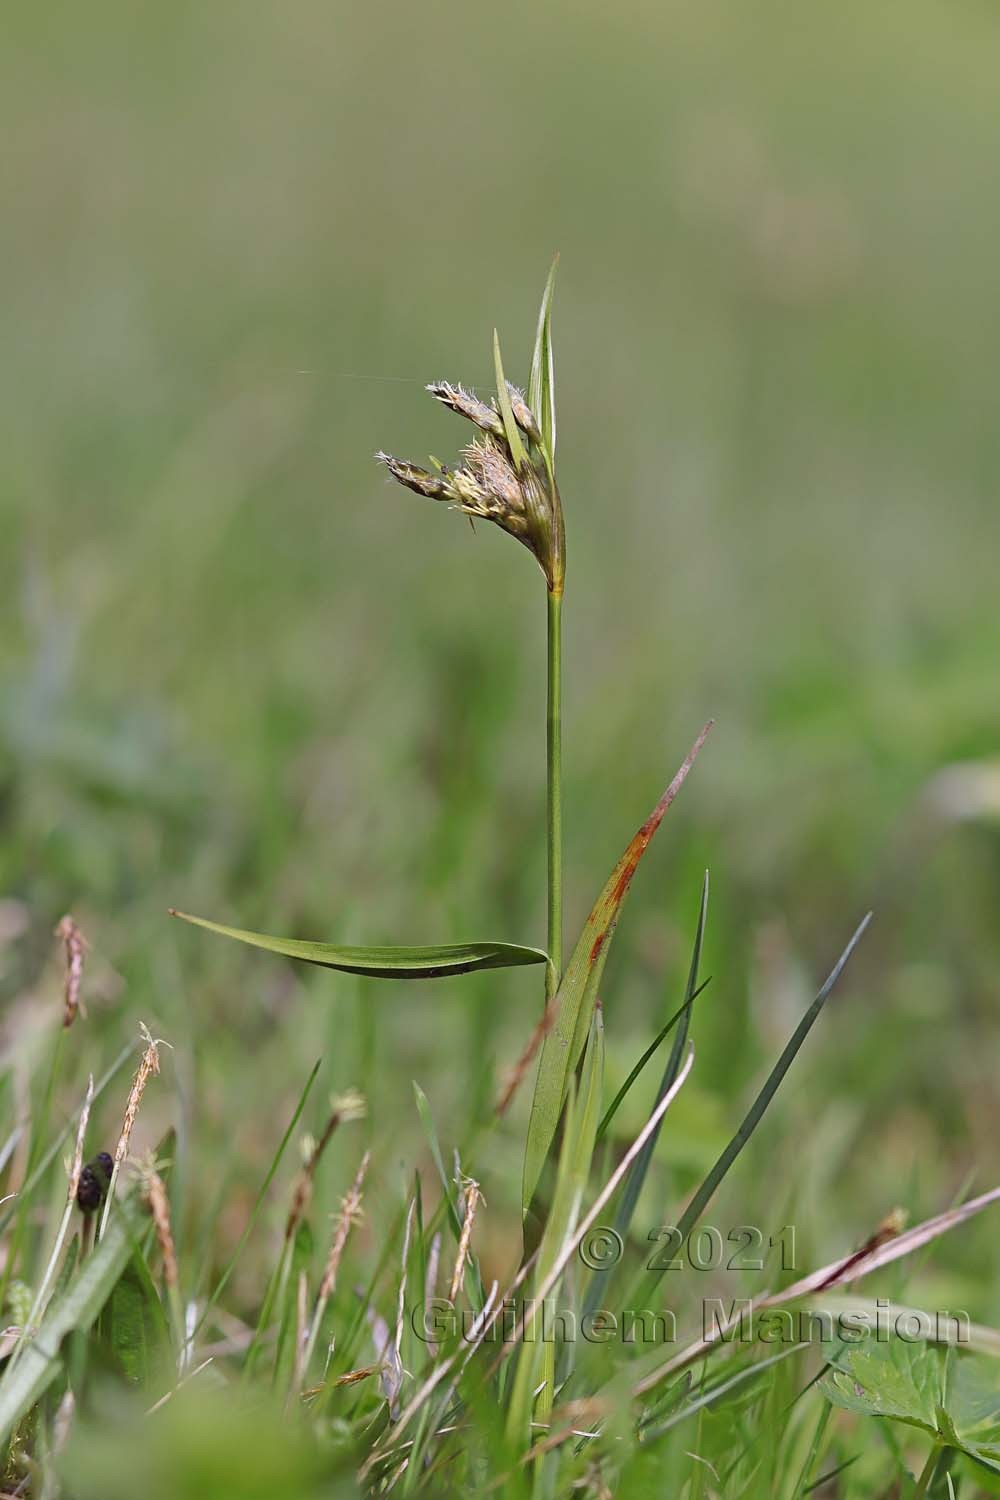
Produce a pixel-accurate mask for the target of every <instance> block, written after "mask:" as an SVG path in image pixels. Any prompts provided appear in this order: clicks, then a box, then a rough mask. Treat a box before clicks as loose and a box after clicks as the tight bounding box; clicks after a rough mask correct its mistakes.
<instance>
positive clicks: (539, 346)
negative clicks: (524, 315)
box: [528, 255, 559, 467]
mask: <svg viewBox="0 0 1000 1500" xmlns="http://www.w3.org/2000/svg"><path fill="white" fill-rule="evenodd" d="M558 267H559V257H558V255H557V256H556V257H555V258H554V259H553V261H552V266H551V269H550V271H549V275H548V280H547V281H546V283H545V291H544V293H543V294H542V305H541V307H540V309H539V312H538V330H537V332H536V334H535V348H534V351H533V353H532V356H531V378H530V379H529V381H528V405H529V406H530V407H531V410H532V411H533V412H534V414H535V420H536V421H537V423H538V426H539V428H540V430H541V434H542V446H543V447H544V449H545V457H546V460H547V462H548V464H549V466H550V467H551V466H552V465H553V464H554V463H555V457H556V401H555V374H554V369H553V357H552V294H553V292H554V291H555V285H556V271H557V270H558Z"/></svg>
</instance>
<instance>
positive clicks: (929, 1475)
mask: <svg viewBox="0 0 1000 1500" xmlns="http://www.w3.org/2000/svg"><path fill="white" fill-rule="evenodd" d="M940 1456H941V1448H940V1446H939V1445H938V1444H937V1443H935V1444H934V1447H933V1448H932V1449H931V1451H930V1453H928V1455H927V1462H926V1463H925V1464H924V1466H923V1468H922V1469H921V1471H920V1475H919V1477H918V1479H917V1485H916V1489H915V1490H914V1491H913V1495H914V1500H923V1496H924V1495H926V1494H927V1487H928V1485H929V1484H930V1482H931V1480H932V1479H933V1477H934V1470H935V1469H936V1468H937V1462H938V1459H939V1458H940Z"/></svg>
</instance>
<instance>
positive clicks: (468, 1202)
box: [448, 1177, 486, 1302]
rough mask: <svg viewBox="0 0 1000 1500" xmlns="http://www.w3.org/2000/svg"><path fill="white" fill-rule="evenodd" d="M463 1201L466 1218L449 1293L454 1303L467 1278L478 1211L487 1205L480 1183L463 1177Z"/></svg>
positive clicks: (449, 1299)
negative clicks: (483, 1204) (480, 1206)
mask: <svg viewBox="0 0 1000 1500" xmlns="http://www.w3.org/2000/svg"><path fill="white" fill-rule="evenodd" d="M461 1189H462V1199H463V1202H464V1205H465V1212H464V1217H463V1219H462V1233H461V1236H460V1238H459V1241H458V1253H457V1255H456V1256H455V1268H454V1270H453V1271H452V1273H451V1287H450V1289H449V1291H448V1301H449V1302H454V1301H455V1299H456V1298H457V1296H458V1294H459V1292H460V1290H461V1288H462V1281H463V1279H464V1277H465V1267H466V1264H467V1262H468V1259H469V1245H470V1243H471V1241H472V1226H473V1224H474V1223H475V1221H476V1209H477V1208H478V1206H479V1204H480V1203H485V1201H486V1200H485V1198H484V1197H483V1194H482V1190H481V1189H480V1186H479V1183H478V1182H476V1181H475V1179H474V1178H472V1177H463V1178H462V1180H461Z"/></svg>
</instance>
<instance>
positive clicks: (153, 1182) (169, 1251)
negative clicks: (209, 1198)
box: [143, 1166, 180, 1289]
mask: <svg viewBox="0 0 1000 1500" xmlns="http://www.w3.org/2000/svg"><path fill="white" fill-rule="evenodd" d="M143 1182H144V1187H145V1192H146V1199H147V1202H148V1203H149V1211H150V1213H151V1214H152V1216H153V1227H154V1229H155V1230H156V1243H157V1244H158V1245H159V1247H160V1258H161V1260H162V1261H163V1279H164V1281H165V1282H166V1284H167V1287H168V1289H172V1288H174V1287H176V1286H177V1284H178V1281H179V1279H180V1278H179V1276H178V1271H177V1252H176V1250H175V1248H174V1236H173V1231H172V1229H171V1226H170V1199H169V1198H168V1197H167V1189H166V1186H165V1184H164V1181H163V1178H162V1177H161V1176H160V1174H159V1172H157V1170H156V1168H155V1167H153V1166H149V1167H147V1168H146V1170H145V1172H144V1173H143Z"/></svg>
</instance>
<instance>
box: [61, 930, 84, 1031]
mask: <svg viewBox="0 0 1000 1500" xmlns="http://www.w3.org/2000/svg"><path fill="white" fill-rule="evenodd" d="M55 936H56V937H57V938H59V939H61V941H62V944H63V946H64V948H65V950H66V980H65V988H64V991H63V1026H64V1027H69V1026H72V1024H73V1022H74V1021H75V1020H76V1018H77V1015H81V1016H83V1017H84V1019H86V1015H87V1012H86V1009H85V1008H84V1005H83V1001H82V998H81V995H80V986H81V984H82V981H83V960H84V957H85V955H86V952H87V946H88V945H87V939H86V938H85V937H84V935H83V933H82V932H81V931H80V928H79V927H78V926H77V924H76V922H74V920H73V918H72V917H71V916H69V915H68V914H67V915H66V916H65V917H63V919H62V921H61V922H60V923H59V925H58V927H57V928H56V930H55Z"/></svg>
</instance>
